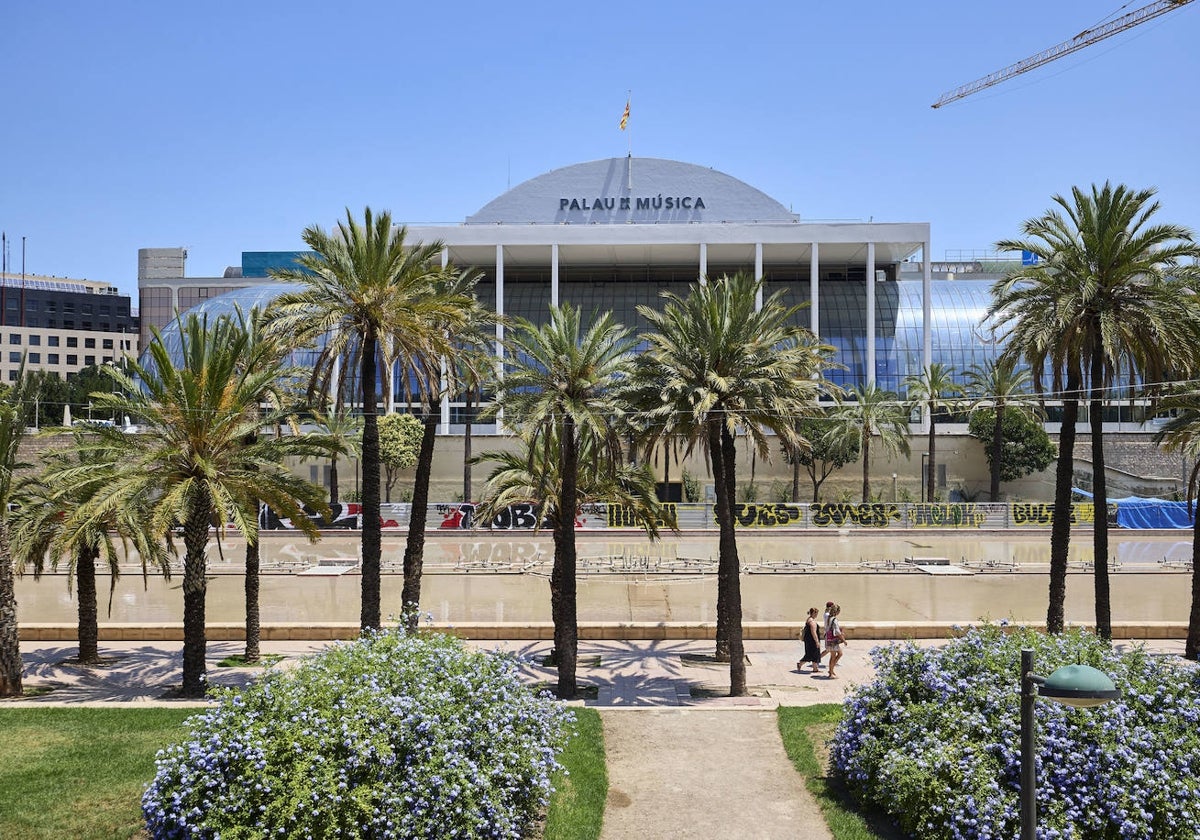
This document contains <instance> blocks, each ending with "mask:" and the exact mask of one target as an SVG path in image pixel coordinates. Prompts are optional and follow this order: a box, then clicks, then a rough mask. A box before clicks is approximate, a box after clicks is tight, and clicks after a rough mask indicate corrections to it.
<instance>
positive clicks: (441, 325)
mask: <svg viewBox="0 0 1200 840" xmlns="http://www.w3.org/2000/svg"><path fill="white" fill-rule="evenodd" d="M479 279H480V273H479V272H478V271H477V270H476V269H466V270H464V271H458V272H456V271H454V270H453V269H449V270H447V271H444V272H443V273H442V275H441V276H440V277H439V278H438V279H437V281H436V282H435V284H434V287H435V294H436V295H437V296H439V297H440V298H441V299H443V300H444V301H446V303H447V312H446V315H445V317H443V318H442V319H441V321H439V322H437V323H435V324H430V325H429V326H430V327H431V328H432V329H436V330H439V338H440V340H439V341H438V343H437V344H438V348H439V349H440V348H444V347H445V346H446V344H447V343H449V344H450V345H452V346H454V347H455V353H454V355H453V356H452V357H450V358H447V357H445V356H430V355H428V354H426V353H425V351H424V349H423V348H422V347H420V346H414V345H410V346H409V348H408V352H407V353H406V356H407V362H408V369H409V371H410V372H411V373H412V378H413V379H415V380H416V384H417V388H416V390H417V392H418V394H417V397H418V399H420V400H421V401H423V402H424V403H425V404H426V409H425V412H424V416H423V417H422V418H421V419H422V423H423V424H424V433H423V434H422V436H421V448H420V450H419V451H418V453H417V468H416V473H415V475H414V476H413V496H412V514H411V516H410V518H409V523H408V538H407V539H406V540H405V544H404V589H403V592H402V594H401V599H400V603H401V604H402V605H403V614H404V621H405V624H406V625H407V627H408V629H409V630H410V631H415V630H416V629H417V618H418V616H419V614H420V613H419V610H420V603H421V576H422V573H423V570H424V560H425V523H426V517H427V516H428V512H429V480H430V477H431V476H432V475H433V447H434V443H435V441H436V440H437V424H438V415H439V413H440V411H439V409H440V406H441V401H442V397H443V396H444V395H445V394H446V393H454V391H455V390H457V387H458V382H459V381H460V376H461V377H462V381H466V382H469V383H471V384H472V385H474V383H476V382H478V381H480V379H481V377H482V376H484V374H483V373H482V369H483V368H486V367H492V368H493V369H494V355H492V354H488V355H487V356H486V357H484V356H483V354H481V353H480V352H479V351H477V350H474V349H468V348H474V347H476V346H477V345H479V344H482V343H484V342H486V341H487V338H488V334H487V330H488V327H492V328H493V329H494V327H495V325H496V320H497V316H496V315H494V314H493V313H491V312H489V311H488V310H487V309H486V308H485V307H483V306H482V305H480V303H479V301H478V299H477V298H476V297H475V286H476V284H477V283H478V282H479ZM396 338H397V341H398V342H403V341H404V340H405V339H404V336H397V337H396ZM491 338H493V339H494V338H495V332H494V331H493V332H492V333H491ZM404 381H405V388H406V394H405V396H406V397H407V398H408V399H409V400H410V401H411V399H412V397H413V395H412V394H411V393H408V392H407V389H409V387H410V386H409V381H410V380H409V379H408V378H405V380H404ZM468 428H469V427H468ZM467 440H468V441H469V437H468V439H467ZM464 469H467V468H466V467H464ZM469 483H470V482H469V479H468V485H469Z"/></svg>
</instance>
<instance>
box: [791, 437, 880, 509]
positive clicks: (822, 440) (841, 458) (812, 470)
mask: <svg viewBox="0 0 1200 840" xmlns="http://www.w3.org/2000/svg"><path fill="white" fill-rule="evenodd" d="M796 433H797V434H799V435H800V437H802V438H803V439H804V440H805V441H807V442H808V446H800V447H797V448H796V449H794V450H792V451H790V452H788V458H790V459H791V460H792V463H793V465H794V466H795V472H794V474H793V476H792V501H793V502H798V501H800V471H799V468H800V467H804V469H805V471H806V472H807V473H808V478H809V480H810V481H811V482H812V488H813V502H814V503H815V502H819V501H820V500H821V498H820V497H821V485H822V484H824V483H825V479H827V478H829V476H830V475H832V474H833V473H834V472H836V471H837V470H840V469H841V468H842V467H844V466H846V464H850V463H853V462H854V461H857V460H858V453H859V450H860V449H861V448H862V442H861V440H860V439H859V434H858V430H857V429H856V428H855V427H854V426H853V425H851V424H849V423H843V422H839V421H838V420H837V419H836V418H834V417H833V416H828V417H814V418H809V419H804V420H801V421H800V422H799V424H798V425H797V428H796Z"/></svg>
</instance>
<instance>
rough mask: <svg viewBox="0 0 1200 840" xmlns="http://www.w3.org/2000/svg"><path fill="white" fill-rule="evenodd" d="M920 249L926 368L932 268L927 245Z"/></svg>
mask: <svg viewBox="0 0 1200 840" xmlns="http://www.w3.org/2000/svg"><path fill="white" fill-rule="evenodd" d="M921 249H922V250H923V251H924V252H925V253H923V254H922V255H921V256H922V257H923V259H922V264H921V365H922V367H926V368H927V367H929V366H930V365H931V364H933V319H932V313H933V302H932V301H931V300H930V299H929V298H930V283H931V281H932V279H933V267H932V266H931V265H930V262H929V253H930V252H929V243H928V242H922V243H921ZM912 372H913V371H911V370H910V371H909V373H912Z"/></svg>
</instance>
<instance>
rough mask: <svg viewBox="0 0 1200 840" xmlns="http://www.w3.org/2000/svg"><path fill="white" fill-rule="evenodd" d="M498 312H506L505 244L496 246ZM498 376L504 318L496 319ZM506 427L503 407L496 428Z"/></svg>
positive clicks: (501, 374)
mask: <svg viewBox="0 0 1200 840" xmlns="http://www.w3.org/2000/svg"><path fill="white" fill-rule="evenodd" d="M496 314H497V315H503V314H504V246H503V245H497V246H496ZM496 376H497V377H499V378H503V377H504V320H503V318H501V319H498V320H497V321H496ZM503 427H504V411H503V409H501V410H500V412H499V413H498V414H497V415H496V430H497V431H499V430H500V429H502V428H503Z"/></svg>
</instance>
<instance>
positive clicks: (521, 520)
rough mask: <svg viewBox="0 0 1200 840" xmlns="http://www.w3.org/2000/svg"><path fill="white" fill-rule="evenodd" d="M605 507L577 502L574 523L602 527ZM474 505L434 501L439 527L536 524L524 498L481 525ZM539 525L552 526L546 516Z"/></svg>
mask: <svg viewBox="0 0 1200 840" xmlns="http://www.w3.org/2000/svg"><path fill="white" fill-rule="evenodd" d="M604 508H605V506H604V505H602V504H586V505H580V507H579V513H577V514H576V516H575V527H576V528H588V527H592V528H594V527H597V526H600V527H603V523H604V516H605V510H604ZM476 509H477V506H476V505H475V504H474V503H473V502H460V503H457V504H441V505H434V510H435V511H436V512H437V515H438V516H440V517H441V518H442V521H441V523H439V524H438V528H439V529H446V530H461V531H466V530H470V529H472V528H475V527H477V526H478V527H484V528H491V529H498V530H501V531H522V530H524V531H532V530H534V529H535V528H536V527H538V520H537V508H536V507H535V506H534V505H532V504H528V503H525V502H523V503H521V504H516V505H509V506H508V507H506V508H504V509H503V510H501V511H500V512H498V513H497V514H496V515H495V516H493V517H492V521H491V522H488V523H486V524H484V525H479V523H478V522H476V516H475V513H476ZM589 517H591V519H589ZM597 520H598V521H597ZM541 527H542V528H549V527H551V524H550V522H549V520H542V523H541Z"/></svg>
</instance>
